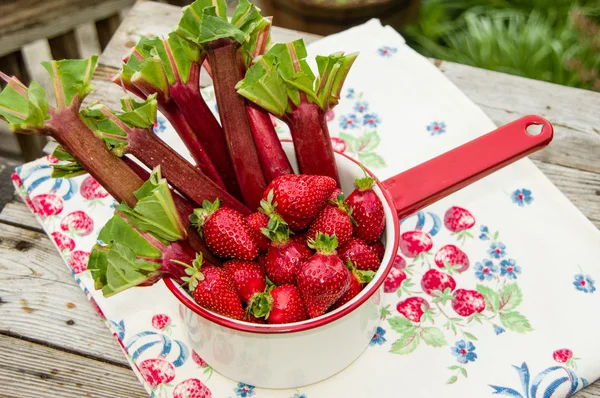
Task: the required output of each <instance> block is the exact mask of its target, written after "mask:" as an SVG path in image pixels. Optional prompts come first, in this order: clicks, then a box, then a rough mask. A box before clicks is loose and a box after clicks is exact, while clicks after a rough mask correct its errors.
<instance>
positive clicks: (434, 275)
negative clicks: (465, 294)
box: [421, 269, 456, 296]
mask: <svg viewBox="0 0 600 398" xmlns="http://www.w3.org/2000/svg"><path fill="white" fill-rule="evenodd" d="M421 288H423V291H424V292H425V293H427V294H428V295H430V296H433V295H434V294H433V291H434V290H439V291H440V292H443V291H444V290H446V289H447V288H450V291H453V290H454V289H456V282H455V281H454V278H453V277H451V276H450V275H448V274H447V273H445V272H440V271H438V270H436V269H430V270H429V271H427V272H425V274H423V277H422V278H421Z"/></svg>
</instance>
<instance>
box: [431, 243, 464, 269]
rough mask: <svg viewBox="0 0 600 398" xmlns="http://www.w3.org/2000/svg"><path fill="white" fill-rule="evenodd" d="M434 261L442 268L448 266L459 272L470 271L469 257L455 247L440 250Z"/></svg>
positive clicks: (447, 246) (448, 246)
mask: <svg viewBox="0 0 600 398" xmlns="http://www.w3.org/2000/svg"><path fill="white" fill-rule="evenodd" d="M433 260H434V261H435V264H436V265H437V266H438V267H440V268H444V267H445V266H446V264H448V265H450V266H451V267H452V268H454V269H455V270H456V271H458V272H465V271H466V270H467V269H469V257H467V254H466V253H465V252H463V251H462V250H460V249H459V248H458V247H456V246H455V245H446V246H444V247H442V248H440V250H438V251H437V252H436V253H435V256H434V257H433Z"/></svg>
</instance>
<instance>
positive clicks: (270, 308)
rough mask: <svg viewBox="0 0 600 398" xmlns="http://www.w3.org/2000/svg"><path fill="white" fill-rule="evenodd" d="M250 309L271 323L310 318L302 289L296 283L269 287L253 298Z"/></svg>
mask: <svg viewBox="0 0 600 398" xmlns="http://www.w3.org/2000/svg"><path fill="white" fill-rule="evenodd" d="M250 311H252V313H253V314H254V316H256V317H261V318H266V320H267V322H268V323H270V324H282V323H292V322H300V321H304V320H306V319H308V315H307V314H306V308H305V307H304V301H302V296H301V295H300V291H299V290H298V288H297V287H296V286H294V285H282V286H279V287H275V288H269V289H267V290H266V291H265V292H264V293H262V294H261V295H259V296H256V297H255V298H254V299H253V300H252V305H251V306H250Z"/></svg>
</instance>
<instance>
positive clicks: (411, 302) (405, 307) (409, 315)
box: [396, 297, 429, 323]
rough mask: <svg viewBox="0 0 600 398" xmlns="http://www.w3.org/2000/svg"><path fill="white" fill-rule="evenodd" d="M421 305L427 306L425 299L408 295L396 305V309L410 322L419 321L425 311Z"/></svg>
mask: <svg viewBox="0 0 600 398" xmlns="http://www.w3.org/2000/svg"><path fill="white" fill-rule="evenodd" d="M423 306H425V307H426V308H429V303H428V302H427V300H425V299H424V298H421V297H409V298H407V299H406V300H404V301H401V302H399V303H398V305H396V309H397V310H398V312H399V313H401V314H402V315H404V317H405V318H406V319H408V320H409V321H412V322H417V323H418V322H421V318H422V317H423V314H424V313H425V311H423Z"/></svg>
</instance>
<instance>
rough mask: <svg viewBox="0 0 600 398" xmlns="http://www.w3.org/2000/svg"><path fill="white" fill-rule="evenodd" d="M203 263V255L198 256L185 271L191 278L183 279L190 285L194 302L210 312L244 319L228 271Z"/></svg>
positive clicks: (240, 304)
mask: <svg viewBox="0 0 600 398" xmlns="http://www.w3.org/2000/svg"><path fill="white" fill-rule="evenodd" d="M203 262H204V260H203V258H202V255H201V254H197V255H196V259H195V260H194V261H193V263H192V265H191V266H188V267H187V268H186V270H185V272H186V274H187V275H189V276H188V277H183V278H181V279H183V280H184V281H185V283H187V284H188V285H189V289H190V291H191V292H192V297H194V300H196V302H197V303H198V304H200V305H201V306H202V307H204V308H206V309H207V310H209V311H213V312H216V313H218V314H221V315H224V316H227V317H229V318H233V319H240V320H242V319H244V316H245V313H244V309H243V308H242V302H241V301H240V297H239V296H238V294H237V290H236V287H235V283H234V282H233V280H231V278H230V277H229V274H228V273H227V271H225V270H224V269H222V268H219V267H215V266H214V265H210V264H209V263H206V264H204V263H203Z"/></svg>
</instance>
